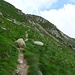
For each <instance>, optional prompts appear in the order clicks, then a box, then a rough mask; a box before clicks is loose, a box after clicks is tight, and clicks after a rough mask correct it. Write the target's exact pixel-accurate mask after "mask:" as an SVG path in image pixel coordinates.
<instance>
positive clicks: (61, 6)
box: [5, 0, 75, 38]
mask: <svg viewBox="0 0 75 75" xmlns="http://www.w3.org/2000/svg"><path fill="white" fill-rule="evenodd" d="M5 1H7V2H9V3H11V4H13V5H14V6H15V7H16V8H19V9H21V10H22V11H23V12H24V13H26V14H28V13H29V14H35V15H40V16H42V17H44V18H45V19H47V20H49V21H50V22H51V23H53V24H54V25H56V26H57V28H59V29H60V30H61V31H62V32H64V33H65V34H67V35H69V36H70V37H73V38H75V0H5Z"/></svg>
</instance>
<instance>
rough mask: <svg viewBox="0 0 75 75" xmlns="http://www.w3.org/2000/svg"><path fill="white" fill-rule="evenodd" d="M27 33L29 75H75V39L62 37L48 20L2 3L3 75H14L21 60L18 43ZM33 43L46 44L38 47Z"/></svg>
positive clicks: (0, 74) (0, 71)
mask: <svg viewBox="0 0 75 75" xmlns="http://www.w3.org/2000/svg"><path fill="white" fill-rule="evenodd" d="M48 28H49V29H48ZM54 30H55V32H54ZM56 30H57V31H56ZM51 31H52V32H53V33H51ZM26 32H28V35H29V40H28V41H27V42H26V47H25V49H24V51H23V52H24V58H25V59H26V60H27V64H28V65H29V69H28V75H41V74H42V75H75V52H74V50H73V49H72V48H74V46H75V43H74V41H75V39H72V38H70V37H68V36H66V35H65V34H63V35H62V33H61V32H60V31H59V30H58V29H57V28H56V27H55V26H54V25H53V24H52V23H50V22H48V21H47V20H45V19H43V18H41V17H39V16H35V15H32V16H31V15H26V14H24V13H22V12H21V11H20V10H18V9H16V8H15V7H14V6H12V5H10V4H9V3H7V2H4V1H3V0H0V75H15V70H16V68H17V59H18V49H17V47H16V45H15V41H16V40H17V39H18V38H23V39H25V35H26ZM56 32H57V33H58V36H59V37H60V38H59V37H57V33H56ZM65 37H66V38H65ZM67 38H68V39H67ZM33 40H37V41H41V42H43V43H44V45H43V46H40V45H36V44H34V43H33ZM69 44H70V45H72V46H73V47H70V45H69Z"/></svg>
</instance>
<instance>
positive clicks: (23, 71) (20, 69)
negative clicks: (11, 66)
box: [16, 49, 29, 75]
mask: <svg viewBox="0 0 75 75" xmlns="http://www.w3.org/2000/svg"><path fill="white" fill-rule="evenodd" d="M28 67H29V66H28V65H27V60H26V59H24V54H23V51H21V49H19V55H18V66H17V71H16V72H17V75H27V71H28Z"/></svg>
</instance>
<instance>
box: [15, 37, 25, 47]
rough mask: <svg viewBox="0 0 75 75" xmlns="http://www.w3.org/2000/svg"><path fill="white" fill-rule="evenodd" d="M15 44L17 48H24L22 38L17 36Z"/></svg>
mask: <svg viewBox="0 0 75 75" xmlns="http://www.w3.org/2000/svg"><path fill="white" fill-rule="evenodd" d="M16 44H17V47H19V48H24V46H26V45H25V42H24V40H23V39H22V38H19V39H18V40H17V41H16Z"/></svg>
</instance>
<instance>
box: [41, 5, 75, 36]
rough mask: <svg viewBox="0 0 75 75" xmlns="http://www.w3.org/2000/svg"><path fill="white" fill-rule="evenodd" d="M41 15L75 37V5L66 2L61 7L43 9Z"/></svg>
mask: <svg viewBox="0 0 75 75" xmlns="http://www.w3.org/2000/svg"><path fill="white" fill-rule="evenodd" d="M40 15H41V16H42V17H44V18H46V19H47V20H49V21H50V22H52V23H53V24H55V25H56V26H57V27H58V28H59V29H60V30H62V31H63V32H64V33H66V34H67V35H69V36H71V37H75V35H74V34H75V5H72V4H66V5H64V7H63V8H61V9H58V10H57V9H52V10H49V11H47V10H45V11H41V12H40Z"/></svg>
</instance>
